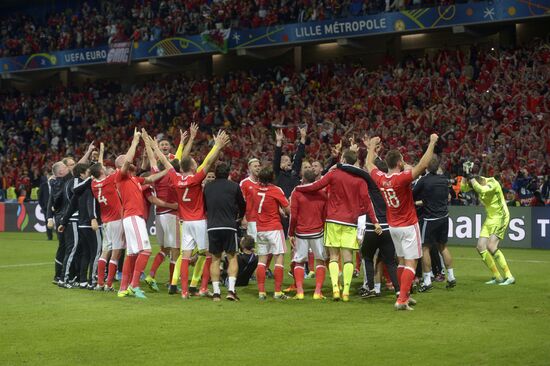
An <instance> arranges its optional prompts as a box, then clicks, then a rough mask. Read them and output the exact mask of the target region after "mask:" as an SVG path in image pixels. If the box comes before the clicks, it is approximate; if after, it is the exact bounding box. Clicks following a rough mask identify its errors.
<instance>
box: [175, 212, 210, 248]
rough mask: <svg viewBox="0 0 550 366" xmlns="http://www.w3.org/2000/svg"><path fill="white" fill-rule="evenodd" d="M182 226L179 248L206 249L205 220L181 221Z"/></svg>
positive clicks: (206, 233) (206, 232)
mask: <svg viewBox="0 0 550 366" xmlns="http://www.w3.org/2000/svg"><path fill="white" fill-rule="evenodd" d="M182 227H183V229H182V235H181V250H193V249H195V247H197V248H198V249H199V251H204V250H208V231H207V230H206V220H196V221H183V224H182Z"/></svg>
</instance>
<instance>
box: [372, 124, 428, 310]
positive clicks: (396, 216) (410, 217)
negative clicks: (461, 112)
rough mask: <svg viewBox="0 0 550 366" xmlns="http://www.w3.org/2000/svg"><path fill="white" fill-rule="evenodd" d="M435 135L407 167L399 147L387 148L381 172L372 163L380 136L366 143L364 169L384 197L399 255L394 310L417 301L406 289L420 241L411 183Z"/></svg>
mask: <svg viewBox="0 0 550 366" xmlns="http://www.w3.org/2000/svg"><path fill="white" fill-rule="evenodd" d="M437 139H438V137H437V135H436V134H432V135H431V136H430V144H429V145H428V148H427V149H426V152H425V153H424V155H423V156H422V158H421V159H420V161H419V163H418V164H417V165H416V166H414V167H413V168H412V169H410V170H403V169H404V168H405V162H404V161H403V156H402V155H401V153H400V152H399V151H398V150H390V151H388V152H387V153H386V159H385V160H386V164H387V165H388V173H384V172H382V171H381V170H379V169H378V168H377V167H376V165H375V159H376V156H377V151H378V150H379V148H380V137H373V138H372V139H370V141H369V144H368V145H369V146H368V153H367V160H366V169H367V171H368V172H369V174H370V175H371V177H372V179H373V180H374V182H375V183H376V185H377V186H378V188H379V189H380V191H381V192H382V195H383V196H384V199H385V200H386V207H387V211H386V215H387V219H388V225H389V227H390V234H391V237H392V240H393V244H394V245H395V252H396V254H397V257H398V259H399V266H398V267H397V277H398V279H399V285H400V291H399V297H398V298H397V302H396V303H395V308H396V309H397V310H413V309H412V308H411V307H410V306H409V305H415V304H416V301H415V300H413V299H412V298H411V297H410V294H409V292H410V289H411V286H412V283H413V280H414V277H415V272H416V265H417V262H418V259H419V258H421V257H422V243H421V240H420V229H419V227H418V218H417V216H416V210H415V207H414V199H413V194H412V187H411V184H412V182H413V180H415V179H416V178H418V177H419V176H420V175H421V174H422V173H423V172H424V171H425V170H426V168H427V167H428V163H429V162H430V160H431V159H432V157H433V151H434V147H435V144H436V143H437Z"/></svg>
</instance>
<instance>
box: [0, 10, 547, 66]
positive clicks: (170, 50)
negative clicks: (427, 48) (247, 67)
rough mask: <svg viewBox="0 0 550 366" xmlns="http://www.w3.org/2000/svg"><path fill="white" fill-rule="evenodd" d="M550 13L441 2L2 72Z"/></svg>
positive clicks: (101, 51)
mask: <svg viewBox="0 0 550 366" xmlns="http://www.w3.org/2000/svg"><path fill="white" fill-rule="evenodd" d="M541 16H550V0H499V1H481V2H475V3H468V4H457V5H449V6H439V7H434V8H423V9H414V10H403V11H399V12H392V13H380V14H375V15H368V16H363V17H353V18H343V19H337V20H327V21H320V22H307V23H295V24H287V25H276V26H272V27H264V28H258V29H243V30H237V29H219V30H213V31H209V32H205V33H203V34H200V35H195V36H185V35H182V36H176V37H172V38H167V39H163V40H160V41H147V42H130V43H129V44H130V45H131V46H130V47H128V43H116V44H113V45H111V46H110V47H109V46H103V47H97V48H93V49H78V50H68V51H58V52H51V53H36V54H33V55H27V56H19V57H9V58H1V59H0V65H1V72H2V73H13V72H19V71H28V70H37V69H49V68H62V67H71V66H80V65H90V64H98V63H110V62H122V63H124V62H130V61H136V60H147V59H150V58H158V57H168V56H178V55H188V54H198V53H206V54H208V53H225V52H227V51H229V50H237V49H243V48H255V47H266V46H276V45H279V46H280V45H291V44H299V43H303V42H315V41H324V40H334V39H338V38H345V37H361V36H367V35H373V34H382V33H392V32H413V31H416V32H418V31H422V30H428V29H437V28H446V27H452V26H456V25H469V24H478V23H491V22H502V21H513V20H521V19H529V18H534V17H541Z"/></svg>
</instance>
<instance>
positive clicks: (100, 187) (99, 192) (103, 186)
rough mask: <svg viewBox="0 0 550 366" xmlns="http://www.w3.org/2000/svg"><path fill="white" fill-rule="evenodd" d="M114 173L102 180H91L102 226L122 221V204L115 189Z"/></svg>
mask: <svg viewBox="0 0 550 366" xmlns="http://www.w3.org/2000/svg"><path fill="white" fill-rule="evenodd" d="M117 174H119V172H118V171H116V172H115V173H114V174H111V175H109V176H107V177H105V178H104V179H103V180H95V179H93V180H92V193H93V195H94V197H95V199H96V200H97V202H99V209H100V211H101V222H103V223H104V224H105V223H107V222H111V221H117V220H120V219H122V204H121V203H120V197H119V196H118V191H117V188H116V183H115V181H116V175H117Z"/></svg>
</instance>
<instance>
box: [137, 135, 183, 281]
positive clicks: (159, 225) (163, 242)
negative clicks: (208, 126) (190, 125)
mask: <svg viewBox="0 0 550 366" xmlns="http://www.w3.org/2000/svg"><path fill="white" fill-rule="evenodd" d="M187 135H188V132H187V131H185V132H183V131H181V130H180V143H179V146H178V150H177V152H176V155H172V154H170V144H169V142H168V140H166V139H164V140H161V141H160V142H159V149H160V151H161V152H162V153H163V155H164V156H166V157H167V158H168V159H169V160H170V161H171V163H170V167H172V166H173V164H175V163H176V162H179V160H181V158H182V155H183V146H184V143H185V140H187ZM145 141H146V142H145V147H146V150H147V156H148V157H149V167H150V169H151V173H158V172H159V171H160V169H159V167H158V165H157V159H156V158H155V155H154V153H153V151H152V148H151V146H150V144H149V140H148V139H146V140H145ZM166 145H168V146H166ZM167 147H168V148H167ZM170 158H172V159H170ZM174 159H176V160H175V161H174ZM163 168H164V167H163ZM154 189H155V193H156V197H157V198H158V199H160V200H162V201H164V202H167V203H172V204H176V208H175V209H171V208H168V207H161V206H158V205H156V206H155V227H156V236H157V242H158V244H159V246H160V250H159V252H158V253H157V255H156V256H155V259H154V260H153V264H152V265H151V269H150V270H149V275H148V276H147V277H146V278H145V282H146V283H147V285H149V287H150V288H151V289H152V290H153V291H159V288H158V285H157V281H156V279H155V275H156V273H157V270H158V268H159V267H160V265H161V264H162V263H163V262H164V259H165V258H166V256H169V258H170V267H169V277H168V278H172V275H173V273H174V267H175V263H176V260H177V258H178V255H179V250H180V249H179V248H180V245H179V242H180V240H179V235H180V230H179V220H178V217H177V213H178V211H177V202H178V198H177V196H176V192H175V191H174V190H173V189H172V187H171V186H170V179H169V178H168V176H164V177H162V178H161V179H159V180H158V181H156V182H155V185H154Z"/></svg>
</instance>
